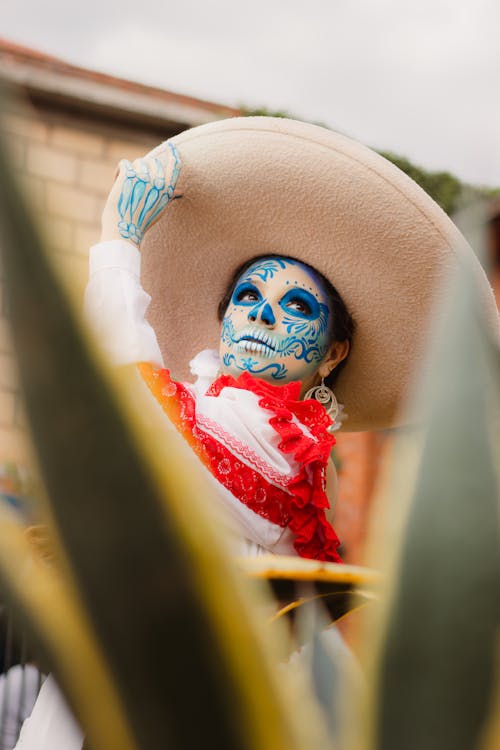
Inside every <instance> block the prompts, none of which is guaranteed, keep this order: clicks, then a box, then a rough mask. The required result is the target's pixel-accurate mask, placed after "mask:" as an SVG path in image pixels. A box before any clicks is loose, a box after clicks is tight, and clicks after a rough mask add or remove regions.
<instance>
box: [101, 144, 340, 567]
mask: <svg viewBox="0 0 500 750" xmlns="http://www.w3.org/2000/svg"><path fill="white" fill-rule="evenodd" d="M181 171H182V166H181V160H180V158H179V155H178V153H177V150H176V149H175V147H174V146H173V145H172V144H171V143H166V144H162V146H160V147H159V148H158V149H156V150H155V151H154V152H153V153H152V155H149V156H148V157H146V158H145V159H139V160H137V161H136V162H134V164H130V162H123V163H122V164H121V169H120V172H119V176H118V179H117V181H116V183H115V186H114V187H113V190H112V192H111V195H110V197H109V199H108V203H107V205H106V209H105V211H104V215H103V233H102V242H101V243H100V244H99V245H97V246H95V247H94V248H92V249H91V269H92V272H91V279H90V282H89V287H88V289H87V298H86V302H87V311H88V315H89V317H90V318H91V319H92V320H93V323H94V326H95V328H96V329H97V333H98V336H99V338H100V339H101V340H104V341H106V340H107V345H108V346H107V348H108V349H109V351H110V353H111V355H112V356H113V358H114V360H115V361H118V362H121V363H125V362H132V361H134V360H138V359H141V360H145V361H146V362H149V363H155V362H156V363H161V361H162V357H161V354H160V352H159V347H158V344H157V341H156V337H155V333H154V330H153V329H152V328H151V327H150V326H149V324H148V323H146V322H145V320H144V312H145V308H146V305H147V303H148V300H147V299H145V297H144V292H143V291H142V289H141V287H140V284H139V277H138V274H136V275H135V277H134V278H132V276H131V274H130V263H131V262H135V264H136V268H137V266H138V263H139V257H138V255H137V251H136V249H135V246H136V247H140V245H141V241H142V239H143V238H144V237H145V235H146V232H147V231H148V229H149V228H150V227H151V226H152V224H153V223H154V221H157V220H158V219H159V218H160V217H161V216H162V213H163V212H165V210H166V209H167V206H168V205H169V203H170V202H171V200H172V198H173V196H174V191H175V186H176V182H177V178H178V176H179V173H180V172H181ZM162 197H163V200H162ZM187 197H188V196H186V198H187ZM160 206H161V210H159V207H160ZM111 255H112V261H111V264H112V265H110V256H111ZM120 264H121V269H120ZM101 265H102V267H101ZM218 308H219V309H218V312H219V318H220V321H221V329H220V344H219V357H218V358H217V357H216V356H215V355H214V353H211V352H204V353H202V354H201V355H198V357H196V358H195V359H194V360H193V361H192V371H194V372H195V373H196V372H197V373H198V374H199V375H202V376H201V377H200V378H199V379H198V382H197V384H195V385H194V386H189V385H187V384H182V383H178V382H177V383H176V382H174V381H173V380H172V379H171V378H170V375H169V372H168V371H167V370H164V369H162V368H154V367H151V366H150V367H148V366H147V365H145V364H143V365H141V372H142V374H143V376H144V378H145V380H146V382H147V383H148V385H149V386H150V388H151V390H152V392H153V394H154V395H155V396H156V398H157V400H158V401H159V402H160V403H161V404H162V406H163V408H164V410H165V412H166V413H167V414H168V415H169V416H170V418H171V419H172V420H173V421H174V422H175V423H176V425H177V427H178V429H179V430H180V431H181V432H182V434H183V435H184V436H185V437H186V438H187V439H188V441H189V443H190V444H191V446H192V447H193V449H194V450H195V452H196V453H197V455H198V456H199V457H200V458H201V459H202V462H203V463H204V465H205V466H206V467H207V468H208V469H209V472H210V473H211V475H212V477H213V478H215V479H216V480H217V485H216V486H217V496H218V497H219V498H220V499H221V506H223V507H224V509H225V510H226V511H227V513H226V515H227V516H229V517H231V518H232V526H233V529H232V531H233V540H237V543H236V544H235V545H234V546H235V547H236V549H235V551H236V552H238V553H240V554H259V553H260V552H261V551H274V552H280V553H282V554H300V555H302V556H304V557H313V558H317V559H320V560H330V561H334V562H340V557H339V555H338V553H337V551H336V548H337V546H338V539H337V537H336V535H335V533H334V531H333V529H332V528H331V526H330V523H329V521H328V519H327V512H328V515H329V516H330V515H331V513H330V511H331V506H332V505H333V500H334V489H335V485H336V482H335V470H334V467H333V463H332V462H331V459H330V452H331V449H332V447H333V444H334V442H335V439H334V438H333V436H332V435H331V434H330V433H329V432H328V429H329V428H330V426H331V425H332V422H333V420H332V418H331V416H333V417H335V416H336V402H335V398H334V396H333V393H332V392H331V390H330V389H329V387H328V385H326V384H325V382H324V381H325V379H326V381H327V382H330V381H331V380H332V375H333V374H334V371H335V369H336V368H337V367H338V366H339V365H340V364H341V363H342V362H343V361H344V360H345V359H346V357H347V355H348V353H349V348H350V344H351V340H352V334H353V330H354V323H353V321H352V318H351V317H350V315H349V313H348V311H347V309H346V307H345V305H344V303H343V301H342V300H341V298H340V296H339V294H338V292H337V291H336V290H335V288H334V287H333V286H332V284H331V283H330V282H329V281H328V280H327V279H325V278H324V277H323V276H322V275H321V274H320V273H319V272H317V271H316V270H315V269H314V268H312V267H311V266H310V265H309V264H306V263H303V262H301V261H300V260H297V259H295V258H290V257H286V256H283V255H262V256H259V257H254V258H251V259H249V260H247V261H246V262H245V263H244V264H243V266H240V267H239V268H237V269H236V270H235V271H234V274H233V278H232V279H231V281H230V283H229V285H228V288H227V290H226V292H225V294H224V296H223V298H222V300H221V301H220V303H219V306H218ZM131 311H133V312H132V313H131ZM137 311H138V312H137ZM136 312H137V314H136ZM210 312H211V311H210V310H206V313H207V314H209V313H210ZM200 368H201V370H200ZM317 393H320V394H321V395H322V396H323V397H325V396H326V397H327V402H328V403H329V404H330V408H329V411H330V413H331V416H330V415H329V413H328V412H327V411H326V410H325V408H324V405H320V404H319V403H318V402H317V401H315V400H309V399H310V396H313V395H314V394H317ZM306 395H307V396H308V400H306V401H305V402H301V401H300V399H302V398H304V396H306ZM328 403H327V405H328ZM327 471H328V474H329V476H328V480H329V481H328V488H327ZM327 489H328V490H329V497H328V496H327ZM226 525H227V523H226Z"/></svg>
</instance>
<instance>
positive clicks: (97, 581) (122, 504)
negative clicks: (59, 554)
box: [0, 152, 307, 750]
mask: <svg viewBox="0 0 500 750" xmlns="http://www.w3.org/2000/svg"><path fill="white" fill-rule="evenodd" d="M0 175H2V178H1V181H0V232H1V235H0V241H1V246H2V251H3V256H4V263H5V269H6V274H7V278H8V283H9V289H10V307H11V315H12V326H13V332H14V337H15V342H16V350H17V358H18V364H19V370H20V373H21V381H22V387H23V391H24V396H25V400H26V408H27V413H28V418H29V422H30V427H31V431H32V435H33V441H34V445H35V449H36V452H37V456H38V461H39V464H40V467H41V471H42V475H43V479H44V483H45V486H46V488H47V494H48V497H49V498H50V505H51V512H52V513H53V515H54V518H55V521H56V524H57V527H58V529H59V533H60V537H61V541H62V546H63V547H64V548H65V550H66V554H67V559H68V565H69V572H68V577H69V576H70V575H71V576H72V577H74V580H75V581H76V585H77V588H78V595H79V597H80V599H81V601H82V603H83V607H84V610H85V612H86V615H87V616H88V618H89V621H90V623H91V628H92V630H93V632H94V634H95V639H96V643H97V646H98V647H99V648H100V649H101V652H102V654H103V655H104V657H103V658H104V660H105V666H106V669H107V670H108V671H109V673H110V674H111V676H112V680H113V687H114V689H115V691H116V694H117V696H118V700H119V703H120V704H121V707H122V711H123V716H122V719H123V723H124V724H125V725H128V727H129V728H130V733H131V737H132V742H133V744H134V746H135V747H137V748H144V750H146V748H147V750H155V748H160V747H161V748H164V747H169V748H183V749H184V748H186V749H187V748H195V747H196V748H199V747H201V746H204V745H205V744H206V743H207V742H210V744H212V745H213V746H215V747H220V748H231V749H232V750H237V749H238V748H255V747H258V748H259V750H266V748H269V749H270V748H273V750H275V749H279V748H287V749H290V748H296V747H299V745H300V742H299V740H297V736H296V734H295V733H294V731H293V728H292V727H291V725H290V720H289V718H288V717H287V709H286V705H285V704H284V703H283V701H282V699H281V697H280V695H279V694H278V692H277V690H276V689H275V686H274V684H273V681H272V678H271V675H270V670H269V666H268V663H267V661H266V659H265V658H264V655H263V653H262V650H261V648H260V647H259V643H258V639H257V637H256V635H255V632H254V630H253V629H252V627H251V624H250V622H251V619H252V618H251V617H250V615H249V613H248V605H247V604H246V603H245V602H246V599H245V597H244V594H243V593H242V591H241V589H242V581H241V577H240V576H237V575H236V574H235V572H234V571H233V568H232V566H231V565H230V563H229V562H228V560H227V559H226V557H225V555H224V552H223V549H222V548H221V545H220V544H219V541H218V538H217V536H216V534H215V533H214V532H213V530H212V528H211V526H210V524H209V523H208V521H207V520H206V512H205V513H204V512H203V508H202V507H201V504H200V502H199V498H198V502H197V497H196V495H198V496H199V495H202V496H203V495H205V496H209V492H208V490H207V488H206V487H205V486H202V485H201V484H200V483H199V480H196V478H195V479H192V476H191V475H192V474H194V475H195V476H196V468H195V467H193V465H192V461H191V462H188V459H187V457H186V454H185V452H184V453H183V451H182V449H181V448H180V447H179V445H178V438H177V436H176V435H174V434H172V433H167V432H166V431H162V430H160V429H159V428H158V430H157V437H158V441H159V442H160V444H161V449H162V453H161V456H160V455H159V453H158V451H157V450H156V451H155V450H154V446H153V445H152V443H151V440H150V439H149V440H148V439H147V438H146V437H145V436H146V427H145V426H144V425H141V424H140V415H139V416H138V415H137V414H136V419H135V421H134V420H133V419H132V418H131V416H130V409H131V408H132V407H133V404H130V403H129V405H128V406H127V404H124V403H123V401H122V403H121V406H120V405H119V403H118V400H119V399H118V396H117V395H116V393H115V391H114V389H113V388H112V387H111V385H110V381H109V380H108V379H107V378H104V377H103V374H102V370H101V368H100V367H99V366H98V364H97V362H96V360H95V358H94V357H93V356H92V354H91V351H90V349H91V347H90V345H89V344H88V342H87V341H86V339H84V338H82V335H81V331H80V325H79V323H78V321H77V317H76V315H75V313H74V310H73V309H72V306H71V305H70V304H69V303H68V300H67V298H66V296H65V294H64V292H63V290H62V288H61V285H60V284H59V282H58V280H57V278H56V275H55V273H54V272H53V270H52V268H51V265H50V262H49V261H48V258H47V255H46V253H45V252H44V249H43V247H42V245H41V242H40V238H39V236H38V234H37V232H36V230H35V228H34V225H33V223H32V221H31V219H30V215H29V211H28V210H27V206H26V205H25V203H24V201H23V200H22V197H21V195H20V193H19V191H18V190H17V188H16V185H15V183H14V180H13V179H12V177H11V175H10V173H9V171H8V169H7V165H6V160H5V157H4V154H3V152H0ZM128 398H129V400H130V401H133V402H134V403H135V404H136V405H138V409H139V411H142V410H146V411H147V408H146V406H145V404H144V405H143V403H142V401H141V396H140V394H139V392H138V391H129V392H128ZM129 407H130V408H129ZM155 429H156V428H155ZM4 575H5V577H6V579H8V578H9V571H7V570H6V569H5V570H4ZM11 591H13V592H14V594H15V587H13V586H12V587H11ZM18 603H19V600H18ZM24 611H25V615H26V617H28V618H29V619H31V621H32V624H33V625H34V626H35V628H38V627H39V623H38V616H37V613H35V612H34V611H32V610H30V609H29V608H28V607H26V608H25V609H24ZM236 613H238V616H235V615H236ZM247 613H248V616H247ZM50 647H51V649H52V651H51V653H52V657H53V664H54V669H55V671H56V674H57V676H58V678H59V679H60V681H61V682H62V685H63V687H64V688H65V690H66V692H67V693H68V695H69V696H70V698H72V702H73V705H74V707H75V709H76V711H77V714H78V716H79V717H80V718H81V719H85V717H84V715H83V713H82V711H81V701H80V700H79V696H78V695H77V691H75V690H74V687H73V681H72V680H70V679H69V678H68V675H69V673H70V672H71V667H72V664H71V661H70V658H69V655H67V661H66V670H62V669H59V665H60V663H61V654H58V653H57V644H55V643H53V642H52V643H51V644H50ZM89 669H90V667H89ZM88 677H89V675H88V673H85V674H80V673H77V672H76V670H73V680H80V681H81V682H82V683H84V684H86V685H88V684H89V680H88ZM92 697H93V704H92V705H93V706H94V711H95V713H96V716H97V715H98V714H99V713H100V712H101V711H102V710H105V709H106V707H105V706H103V705H101V704H100V702H99V699H97V698H96V696H95V695H94V696H88V698H89V700H92ZM291 713H292V714H295V713H296V712H295V711H293V712H291ZM125 717H126V718H125ZM87 718H88V717H87ZM96 720H97V719H96ZM306 720H307V719H306ZM94 726H95V725H94V724H93V723H92V722H89V723H87V727H88V730H89V736H90V742H91V744H92V747H93V748H94V750H99V748H102V750H104V747H105V746H104V745H103V744H102V742H101V740H100V737H99V735H98V733H97V732H95V731H94ZM106 750H109V745H108V746H106Z"/></svg>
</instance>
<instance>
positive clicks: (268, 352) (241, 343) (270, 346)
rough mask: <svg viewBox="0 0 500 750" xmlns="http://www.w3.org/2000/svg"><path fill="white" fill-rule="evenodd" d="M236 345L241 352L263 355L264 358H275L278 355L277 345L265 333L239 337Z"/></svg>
mask: <svg viewBox="0 0 500 750" xmlns="http://www.w3.org/2000/svg"><path fill="white" fill-rule="evenodd" d="M236 345H237V347H238V349H240V351H244V352H252V353H253V354H261V355H263V356H264V357H273V356H274V354H275V353H276V347H275V344H274V342H273V340H272V338H271V336H269V335H268V334H267V333H265V332H264V331H262V332H260V331H259V332H257V333H251V334H250V333H244V334H242V335H240V336H239V337H238V340H237V342H236Z"/></svg>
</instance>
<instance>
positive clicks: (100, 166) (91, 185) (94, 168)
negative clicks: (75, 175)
mask: <svg viewBox="0 0 500 750" xmlns="http://www.w3.org/2000/svg"><path fill="white" fill-rule="evenodd" d="M116 167H117V165H116V164H115V162H111V161H109V162H108V161H104V162H103V161H98V160H97V159H84V160H82V161H81V163H80V178H79V183H80V185H81V186H82V187H84V188H86V189H87V190H92V191H94V192H95V193H98V194H99V195H103V196H105V195H107V194H108V193H109V191H110V190H111V186H112V185H113V181H114V178H115V173H116Z"/></svg>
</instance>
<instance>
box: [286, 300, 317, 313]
mask: <svg viewBox="0 0 500 750" xmlns="http://www.w3.org/2000/svg"><path fill="white" fill-rule="evenodd" d="M287 307H289V308H291V309H292V310H296V311H297V312H299V313H302V315H310V314H311V312H312V310H311V308H310V306H309V305H308V304H307V302H304V300H302V299H291V300H289V302H287Z"/></svg>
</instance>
